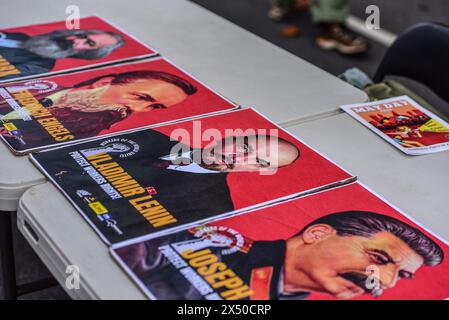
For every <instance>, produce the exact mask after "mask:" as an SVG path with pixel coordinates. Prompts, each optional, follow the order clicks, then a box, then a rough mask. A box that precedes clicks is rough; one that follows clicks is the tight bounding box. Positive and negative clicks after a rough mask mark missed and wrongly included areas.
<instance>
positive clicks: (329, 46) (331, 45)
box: [316, 38, 367, 54]
mask: <svg viewBox="0 0 449 320" xmlns="http://www.w3.org/2000/svg"><path fill="white" fill-rule="evenodd" d="M316 43H317V45H318V46H319V47H320V48H321V49H323V50H328V51H331V50H337V51H339V52H341V53H343V54H358V53H363V52H365V51H366V50H367V48H366V47H349V46H345V45H343V44H341V43H339V42H337V41H332V40H323V39H319V38H318V39H317V40H316Z"/></svg>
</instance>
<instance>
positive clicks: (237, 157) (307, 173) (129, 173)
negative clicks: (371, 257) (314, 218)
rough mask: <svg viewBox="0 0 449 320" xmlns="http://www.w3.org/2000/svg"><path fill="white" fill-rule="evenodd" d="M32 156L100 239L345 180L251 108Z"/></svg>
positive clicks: (192, 220)
mask: <svg viewBox="0 0 449 320" xmlns="http://www.w3.org/2000/svg"><path fill="white" fill-rule="evenodd" d="M32 159H33V160H34V162H35V163H36V164H37V165H38V167H39V168H40V169H41V170H43V172H44V173H45V174H46V175H47V177H48V178H49V179H50V180H51V181H53V183H55V185H56V186H57V187H58V188H59V189H60V190H61V191H62V192H63V193H64V194H65V195H66V196H67V198H68V199H69V200H70V201H71V202H72V203H73V204H74V205H75V207H76V208H77V209H78V210H79V212H80V213H81V214H82V215H83V216H84V217H85V219H86V220H87V221H88V222H89V223H90V224H91V225H92V226H93V227H94V228H95V230H96V231H97V232H98V233H99V235H100V236H101V237H102V239H103V240H104V241H106V242H107V243H117V242H121V241H124V240H128V239H133V238H136V237H140V236H146V235H147V234H150V233H153V234H154V233H163V232H167V231H168V230H173V229H175V228H180V227H184V226H186V225H192V224H196V223H198V222H199V221H210V220H213V219H217V218H218V217H224V216H229V215H234V214H237V213H242V212H244V211H245V210H249V209H252V208H255V207H261V206H263V205H265V204H269V203H273V202H275V201H280V200H282V199H288V198H291V197H293V196H297V195H300V194H301V195H302V194H306V193H311V192H314V191H317V190H322V189H326V188H329V187H331V186H335V185H340V184H343V183H347V182H349V181H353V180H354V179H355V178H354V177H353V176H352V175H350V174H349V173H348V172H346V171H345V170H343V169H342V168H340V167H339V166H338V165H336V164H335V163H333V162H331V161H329V160H328V159H326V158H325V157H324V156H322V155H320V154H319V153H317V152H316V151H315V150H313V149H311V148H310V147H309V146H307V145H306V144H305V143H303V142H302V141H300V140H299V139H297V138H296V137H294V136H292V135H290V134H289V133H288V132H286V131H284V130H282V129H281V128H279V127H278V126H276V125H275V124H274V123H272V122H270V121H269V120H267V119H266V118H264V117H263V116H261V115H259V114H258V113H257V112H255V111H254V110H252V109H245V110H237V111H232V112H228V113H225V114H221V115H215V116H209V117H203V118H199V119H196V120H191V121H184V122H178V123H176V124H170V125H166V126H161V127H155V128H152V129H145V130H140V131H135V132H132V133H128V134H118V135H114V136H112V137H108V138H101V139H96V140H91V141H88V142H84V143H80V144H74V145H70V146H66V147H60V148H56V149H51V150H47V151H43V152H38V153H35V154H33V155H32Z"/></svg>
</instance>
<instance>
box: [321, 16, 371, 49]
mask: <svg viewBox="0 0 449 320" xmlns="http://www.w3.org/2000/svg"><path fill="white" fill-rule="evenodd" d="M316 43H317V44H318V46H319V47H320V48H321V49H324V50H338V51H339V52H341V53H343V54H357V53H362V52H365V51H366V50H368V42H367V41H366V40H365V39H364V38H362V37H360V36H358V35H357V34H355V33H354V32H352V31H351V30H349V29H348V28H347V27H346V26H345V25H344V24H341V23H331V24H326V25H322V26H321V32H320V34H319V35H318V37H317V38H316Z"/></svg>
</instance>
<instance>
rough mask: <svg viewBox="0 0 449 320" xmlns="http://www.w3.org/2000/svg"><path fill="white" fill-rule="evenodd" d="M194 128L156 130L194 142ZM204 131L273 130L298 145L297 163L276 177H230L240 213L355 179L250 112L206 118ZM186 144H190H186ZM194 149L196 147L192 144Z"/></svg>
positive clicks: (251, 174)
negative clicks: (182, 133)
mask: <svg viewBox="0 0 449 320" xmlns="http://www.w3.org/2000/svg"><path fill="white" fill-rule="evenodd" d="M197 121H198V120H197ZM192 127H193V126H192V122H191V121H186V122H182V123H178V124H175V125H169V126H163V127H160V128H156V129H155V130H157V131H159V132H161V133H164V134H166V135H168V136H170V134H171V132H172V131H173V130H174V129H176V128H184V129H186V130H187V131H188V132H189V133H190V138H191V140H192V139H193V136H194V134H193V133H192V132H193V131H192ZM201 128H202V130H205V129H208V128H214V129H217V130H220V132H222V134H223V137H224V136H225V135H224V130H225V129H226V128H231V129H236V128H240V129H242V130H246V129H249V128H253V129H256V130H257V129H267V133H269V129H278V130H279V132H278V134H279V136H280V137H281V138H284V139H286V140H288V141H290V142H292V143H294V144H295V145H296V146H298V148H299V150H300V152H301V155H300V157H299V158H298V159H297V160H296V162H294V163H292V164H291V165H289V166H286V167H284V168H280V169H278V171H277V172H276V174H275V175H260V174H259V173H254V172H249V173H247V172H236V173H229V174H228V177H227V182H228V186H229V189H230V191H231V197H232V200H233V203H234V206H235V208H236V209H239V208H243V207H247V206H251V205H254V204H257V203H262V202H266V201H270V200H273V199H277V198H280V197H284V196H287V195H291V194H294V193H298V192H303V191H305V190H309V189H311V188H316V187H321V186H323V185H326V184H329V183H334V182H338V181H341V180H344V179H348V178H350V177H351V175H350V174H348V173H347V172H345V171H343V170H342V169H340V168H339V167H337V166H336V165H335V164H333V163H331V162H330V161H329V160H327V159H325V158H323V157H322V156H321V155H319V154H318V153H316V152H315V151H313V150H312V149H310V148H309V147H307V146H306V145H304V144H302V143H300V142H299V141H297V140H296V139H295V138H294V137H292V136H291V135H289V134H288V133H287V132H285V131H283V130H280V129H279V128H278V127H276V126H275V125H274V124H273V123H271V122H269V121H268V120H266V119H265V118H263V117H262V116H260V115H259V114H257V113H256V112H255V111H253V110H250V109H246V110H240V111H235V112H231V113H229V114H224V115H220V116H212V117H207V118H203V119H202V120H201ZM183 142H184V143H186V141H183ZM209 143H210V141H203V142H202V144H201V146H199V145H193V147H194V148H198V147H205V146H206V145H208V144H209ZM190 145H191V146H192V143H190Z"/></svg>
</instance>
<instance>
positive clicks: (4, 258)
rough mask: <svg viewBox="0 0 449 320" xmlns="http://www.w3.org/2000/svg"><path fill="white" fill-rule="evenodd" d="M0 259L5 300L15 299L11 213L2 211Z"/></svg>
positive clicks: (0, 221)
mask: <svg viewBox="0 0 449 320" xmlns="http://www.w3.org/2000/svg"><path fill="white" fill-rule="evenodd" d="M0 259H1V268H2V282H3V295H4V298H5V299H6V300H16V299H17V286H16V269H15V262H14V248H13V240H12V225H11V213H10V212H3V211H0Z"/></svg>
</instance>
